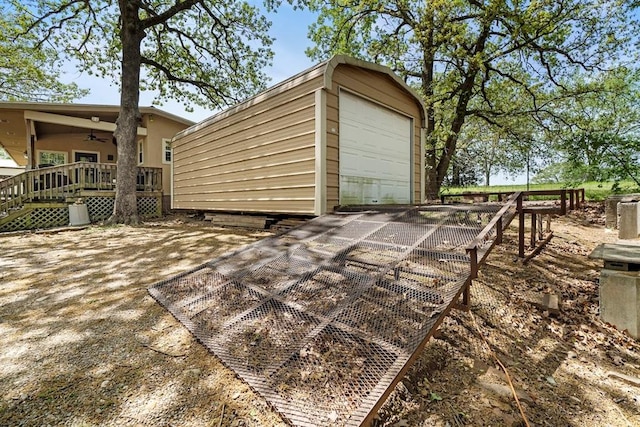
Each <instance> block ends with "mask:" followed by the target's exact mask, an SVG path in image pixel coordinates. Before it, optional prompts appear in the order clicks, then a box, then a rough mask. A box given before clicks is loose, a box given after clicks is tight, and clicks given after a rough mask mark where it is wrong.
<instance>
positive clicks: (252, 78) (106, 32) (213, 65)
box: [11, 0, 272, 223]
mask: <svg viewBox="0 0 640 427" xmlns="http://www.w3.org/2000/svg"><path fill="white" fill-rule="evenodd" d="M11 4H12V7H13V8H14V10H15V13H16V15H17V16H18V18H19V21H18V22H19V23H20V24H21V27H22V29H21V31H20V33H19V34H20V37H28V38H31V39H35V40H37V43H36V45H35V47H36V49H38V50H42V49H44V47H45V46H47V45H52V46H54V47H55V48H56V50H58V51H59V52H61V53H63V54H64V55H65V56H66V58H68V59H74V60H76V61H77V63H78V64H79V65H78V66H79V68H80V70H82V71H86V72H89V73H96V74H98V75H100V76H102V77H107V78H111V79H113V80H114V81H115V82H117V83H119V86H120V95H121V96H120V114H119V116H118V119H117V121H116V125H117V128H116V131H115V132H114V137H115V138H116V141H117V146H118V160H117V165H118V172H117V182H118V185H117V187H116V198H115V206H114V211H113V214H112V216H111V217H110V219H109V220H108V221H109V222H110V223H137V222H138V214H137V207H136V166H137V161H136V135H137V127H138V125H139V123H140V120H141V115H140V111H139V98H140V90H150V91H157V92H158V93H159V95H158V98H157V101H158V102H162V101H163V100H167V99H169V98H173V99H178V100H180V101H182V102H183V103H184V105H185V107H186V108H187V109H188V108H189V105H191V104H199V105H206V106H209V107H211V108H218V107H220V106H224V105H228V104H231V103H235V102H237V101H239V100H240V99H244V98H246V97H247V96H249V95H251V94H253V93H255V92H256V91H258V90H260V89H262V88H264V86H265V82H266V81H267V78H266V77H265V75H264V74H263V72H262V69H263V68H264V67H265V66H267V65H269V64H270V61H271V58H272V52H271V50H270V49H269V46H270V45H271V43H272V39H271V38H270V37H269V36H268V34H267V31H268V29H269V26H270V23H269V22H268V21H267V20H266V18H265V17H263V16H262V15H260V13H259V11H258V9H257V8H256V7H254V6H251V5H250V4H249V3H248V2H245V1H234V0H231V1H222V0H136V1H129V0H118V1H115V0H92V1H86V0H30V1H24V0H20V1H18V0H12V1H11Z"/></svg>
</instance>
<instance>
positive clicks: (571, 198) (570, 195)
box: [569, 189, 574, 211]
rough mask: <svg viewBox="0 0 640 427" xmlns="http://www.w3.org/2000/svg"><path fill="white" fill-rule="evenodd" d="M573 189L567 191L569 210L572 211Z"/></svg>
mask: <svg viewBox="0 0 640 427" xmlns="http://www.w3.org/2000/svg"><path fill="white" fill-rule="evenodd" d="M573 196H574V194H573V189H571V190H569V210H570V211H572V210H573V209H574V203H573Z"/></svg>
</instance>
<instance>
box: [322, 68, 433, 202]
mask: <svg viewBox="0 0 640 427" xmlns="http://www.w3.org/2000/svg"><path fill="white" fill-rule="evenodd" d="M341 88H342V89H345V90H349V91H350V92H353V93H355V94H357V95H360V96H363V97H365V98H368V99H370V100H372V101H374V102H377V103H380V104H383V105H385V106H387V107H388V108H391V109H394V110H396V111H399V112H401V113H403V114H405V115H407V116H409V117H412V118H413V138H414V146H413V155H414V162H413V165H414V174H413V179H414V181H413V196H414V201H415V202H419V201H420V185H421V184H420V173H421V171H420V168H421V166H420V165H421V164H422V163H421V159H420V155H421V150H420V129H421V125H422V111H421V106H420V105H419V104H418V103H417V101H416V100H415V99H414V98H413V96H412V95H411V94H409V93H408V92H407V91H406V90H405V89H404V88H402V87H401V86H400V85H398V84H397V83H396V82H395V81H394V80H393V79H391V78H390V77H389V76H387V75H385V74H382V73H378V72H376V71H372V70H367V69H363V68H360V67H354V66H351V65H346V64H340V65H338V66H337V67H336V69H335V71H334V73H333V85H332V88H331V90H330V91H328V93H327V208H328V209H329V210H331V209H332V207H333V206H337V205H338V201H339V188H338V183H339V179H340V177H339V164H338V162H339V148H338V145H339V136H338V135H339V132H340V129H339V122H338V118H339V111H338V105H339V102H338V96H339V91H340V89H341ZM332 129H335V131H333V132H332Z"/></svg>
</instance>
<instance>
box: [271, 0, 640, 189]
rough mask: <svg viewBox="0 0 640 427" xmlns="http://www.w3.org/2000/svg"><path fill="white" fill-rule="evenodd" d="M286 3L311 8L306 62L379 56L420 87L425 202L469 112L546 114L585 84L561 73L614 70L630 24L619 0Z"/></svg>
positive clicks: (497, 116)
mask: <svg viewBox="0 0 640 427" xmlns="http://www.w3.org/2000/svg"><path fill="white" fill-rule="evenodd" d="M289 1H290V2H291V3H294V4H296V5H298V6H300V7H307V8H309V9H310V10H312V11H317V12H319V18H318V20H317V22H316V23H315V24H314V25H312V26H311V28H310V36H311V39H312V40H313V41H314V42H315V43H316V45H315V47H313V48H312V49H310V50H309V52H308V54H309V55H310V56H311V57H312V58H315V59H327V58H328V57H330V56H331V55H332V54H335V53H345V54H350V55H354V56H356V57H360V58H363V59H367V60H373V61H376V62H381V63H383V64H386V65H388V66H390V67H391V68H392V69H393V70H395V71H396V72H397V73H399V74H400V75H401V76H402V77H403V78H404V79H405V80H406V81H408V82H409V83H411V84H413V85H415V86H416V88H417V89H418V90H419V91H420V92H421V93H422V95H423V97H424V100H425V103H426V106H427V119H426V141H425V143H426V168H427V170H426V177H427V180H426V194H427V197H428V198H435V197H436V196H437V194H438V192H439V189H440V185H441V184H442V182H443V180H444V178H445V176H446V173H447V170H448V168H449V164H450V162H451V160H452V158H453V156H454V154H455V152H456V149H457V148H458V141H459V136H460V134H461V132H462V130H463V126H464V124H465V122H466V121H467V119H468V118H469V117H477V118H479V119H482V120H484V121H486V122H487V123H488V124H489V125H491V126H498V127H499V126H502V124H501V119H502V118H504V117H519V116H522V115H527V116H529V117H532V118H534V119H536V120H538V121H539V122H541V123H542V122H544V121H546V120H549V118H548V117H549V116H553V115H556V114H557V112H556V111H553V110H552V107H553V105H554V103H553V100H554V99H555V98H556V97H561V98H563V99H566V98H570V97H572V96H574V95H576V94H580V93H583V92H585V91H589V90H591V89H590V88H588V87H583V86H580V85H575V84H573V82H572V81H571V76H572V75H573V74H574V73H575V72H576V71H577V70H587V71H589V72H597V71H599V70H605V69H610V68H615V67H616V66H617V65H618V60H619V59H620V58H623V59H624V58H626V57H625V55H628V54H629V51H628V48H629V46H630V45H629V43H630V40H631V37H632V36H633V35H634V31H635V27H636V26H637V22H635V20H634V19H633V17H632V16H631V13H630V9H629V8H630V6H629V5H628V4H627V3H626V2H625V1H624V0H595V1H589V2H584V1H581V0H537V1H524V2H521V1H515V2H505V1H502V0H487V1H482V2H480V1H475V0H453V1H452V0H430V1H426V2H425V1H418V0H391V1H381V0H289ZM270 3H271V4H274V3H275V4H277V3H278V1H277V0H272V1H271V2H270ZM627 59H629V58H627ZM505 89H507V93H512V94H516V95H517V97H516V98H512V99H511V102H510V103H508V102H500V101H501V100H503V99H504V92H501V91H504V90H505ZM497 94H498V101H496V95H497Z"/></svg>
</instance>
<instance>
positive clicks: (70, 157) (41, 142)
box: [34, 129, 117, 167]
mask: <svg viewBox="0 0 640 427" xmlns="http://www.w3.org/2000/svg"><path fill="white" fill-rule="evenodd" d="M88 134H89V129H87V130H86V132H83V133H62V134H50V135H44V136H43V137H42V138H41V139H40V138H39V139H38V140H37V141H36V144H35V150H36V152H35V153H34V158H35V166H36V167H37V166H38V152H39V151H58V152H65V153H66V154H67V163H73V162H74V161H75V160H74V150H75V151H81V152H91V153H94V152H96V153H98V162H100V163H115V162H116V158H117V157H116V146H115V145H113V144H112V142H111V134H110V133H106V132H93V134H94V135H95V136H96V137H99V138H104V139H106V141H105V142H102V141H87V140H86V139H87V135H88ZM109 155H111V156H113V160H109V159H108V156H109Z"/></svg>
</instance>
